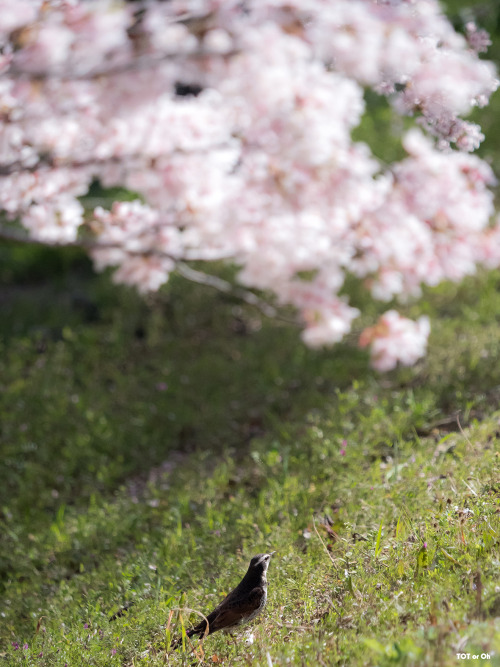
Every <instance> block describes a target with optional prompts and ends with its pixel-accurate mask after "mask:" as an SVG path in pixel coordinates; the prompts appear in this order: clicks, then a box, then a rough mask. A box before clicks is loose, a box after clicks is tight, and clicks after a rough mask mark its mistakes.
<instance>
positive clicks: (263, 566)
mask: <svg viewBox="0 0 500 667" xmlns="http://www.w3.org/2000/svg"><path fill="white" fill-rule="evenodd" d="M275 553H276V551H271V552H270V553H268V554H257V555H256V556H254V557H253V558H252V560H251V561H250V565H249V567H248V571H249V572H252V573H258V574H265V573H266V572H267V568H268V567H269V562H270V560H271V556H272V555H273V554H275Z"/></svg>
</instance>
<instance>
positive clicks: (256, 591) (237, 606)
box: [172, 551, 276, 649]
mask: <svg viewBox="0 0 500 667" xmlns="http://www.w3.org/2000/svg"><path fill="white" fill-rule="evenodd" d="M274 553H276V552H275V551H271V553H268V554H257V556H254V557H253V558H252V560H251V561H250V565H249V566H248V570H247V573H246V574H245V576H244V577H243V579H242V580H241V581H240V583H239V584H238V585H237V586H236V588H235V589H233V590H232V591H231V592H230V593H229V594H228V595H227V596H226V597H225V598H224V599H223V600H222V602H221V603H220V604H218V605H217V607H215V609H214V610H213V611H212V612H211V613H210V614H208V615H207V620H205V619H203V621H201V622H200V623H198V625H195V626H194V628H191V629H190V630H187V631H186V635H187V636H188V637H193V636H195V635H198V636H199V637H203V638H204V637H205V636H207V635H211V634H212V633H213V632H217V630H224V632H231V631H232V630H234V629H235V628H237V627H238V626H240V625H243V624H244V623H248V622H249V621H252V620H253V619H254V618H255V617H256V616H258V615H259V614H260V612H261V611H262V610H263V609H264V607H265V605H266V602H267V577H266V574H267V568H268V567H269V561H270V560H271V556H272V555H273V554H274ZM207 621H208V630H207ZM181 644H182V637H179V638H178V639H176V640H175V641H174V642H173V643H172V648H173V649H176V648H178V647H179V646H180V645H181Z"/></svg>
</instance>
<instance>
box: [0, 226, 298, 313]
mask: <svg viewBox="0 0 500 667" xmlns="http://www.w3.org/2000/svg"><path fill="white" fill-rule="evenodd" d="M0 239H4V240H6V241H13V242H14V243H23V244H31V245H41V246H45V247H52V248H53V247H57V248H62V247H70V248H81V249H82V250H85V251H92V250H100V249H114V248H120V247H121V246H119V245H117V244H112V243H99V242H97V241H93V240H92V239H78V240H77V241H70V242H65V243H49V242H47V241H44V240H43V239H37V238H33V237H31V236H27V235H26V234H24V233H22V232H20V231H19V230H17V229H13V228H7V227H5V226H2V225H0ZM126 252H128V254H130V255H135V256H148V255H156V256H160V257H168V258H169V259H172V260H173V261H174V262H175V270H176V271H177V273H178V274H179V275H181V276H182V277H183V278H186V279H187V280H189V281H191V282H194V283H198V284H199V285H206V286H207V287H212V288H214V289H216V290H218V291H219V292H223V293H224V294H230V295H231V296H234V297H235V298H237V299H240V300H241V301H244V302H245V303H248V304H249V305H251V306H254V307H255V308H258V310H260V311H261V313H262V314H263V315H265V316H266V317H269V318H273V319H279V320H282V321H284V322H286V323H287V324H294V325H296V326H298V321H297V320H295V319H292V318H288V317H284V316H283V315H280V314H279V313H278V311H277V309H276V308H275V307H274V306H272V305H271V304H269V303H267V301H264V299H261V298H260V297H259V296H257V295H256V294H255V293H254V292H252V291H251V290H246V289H243V288H241V287H235V286H234V285H233V284H232V283H230V282H229V281H227V280H223V279H222V278H219V277H218V276H214V275H213V274H210V273H204V272H203V271H198V270H196V269H193V268H192V267H190V266H188V265H187V264H186V263H185V262H183V261H182V260H180V259H179V258H178V257H174V256H172V255H169V254H168V253H165V252H162V251H160V250H157V249H151V250H148V251H145V252H140V251H131V252H129V251H126ZM192 259H193V260H195V259H196V258H195V257H193V258H192Z"/></svg>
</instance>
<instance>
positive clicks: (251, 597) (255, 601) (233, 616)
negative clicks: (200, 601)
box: [209, 586, 265, 634]
mask: <svg viewBox="0 0 500 667" xmlns="http://www.w3.org/2000/svg"><path fill="white" fill-rule="evenodd" d="M264 594H265V591H264V589H263V588H262V586H256V587H255V588H254V589H252V590H251V591H250V593H249V594H248V595H245V596H244V597H242V598H234V599H233V600H231V602H230V604H228V605H224V606H223V607H222V609H219V610H215V611H217V613H216V615H215V618H214V619H213V620H212V621H211V622H210V628H209V631H210V634H211V633H212V632H215V631H216V630H223V629H224V628H229V627H231V626H232V625H237V624H238V623H240V622H241V621H242V620H244V619H245V618H247V617H248V616H250V614H252V612H254V611H255V609H256V607H258V606H259V602H260V600H261V599H262V596H263V595H264Z"/></svg>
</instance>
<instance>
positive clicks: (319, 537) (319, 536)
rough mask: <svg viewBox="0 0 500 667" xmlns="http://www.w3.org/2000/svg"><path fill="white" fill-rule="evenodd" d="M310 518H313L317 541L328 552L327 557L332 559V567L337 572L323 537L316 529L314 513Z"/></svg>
mask: <svg viewBox="0 0 500 667" xmlns="http://www.w3.org/2000/svg"><path fill="white" fill-rule="evenodd" d="M312 520H313V526H314V531H315V533H316V535H317V536H318V539H319V541H320V542H321V544H322V545H323V547H324V549H325V551H326V553H327V554H328V558H329V559H330V560H331V561H332V565H333V569H334V570H335V572H336V573H337V574H338V573H339V571H338V568H337V566H336V565H335V561H334V560H333V557H332V554H331V553H330V552H329V551H328V547H327V546H326V544H325V543H324V541H323V538H322V537H321V535H320V534H319V531H318V529H317V528H316V520H315V519H314V514H313V518H312Z"/></svg>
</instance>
